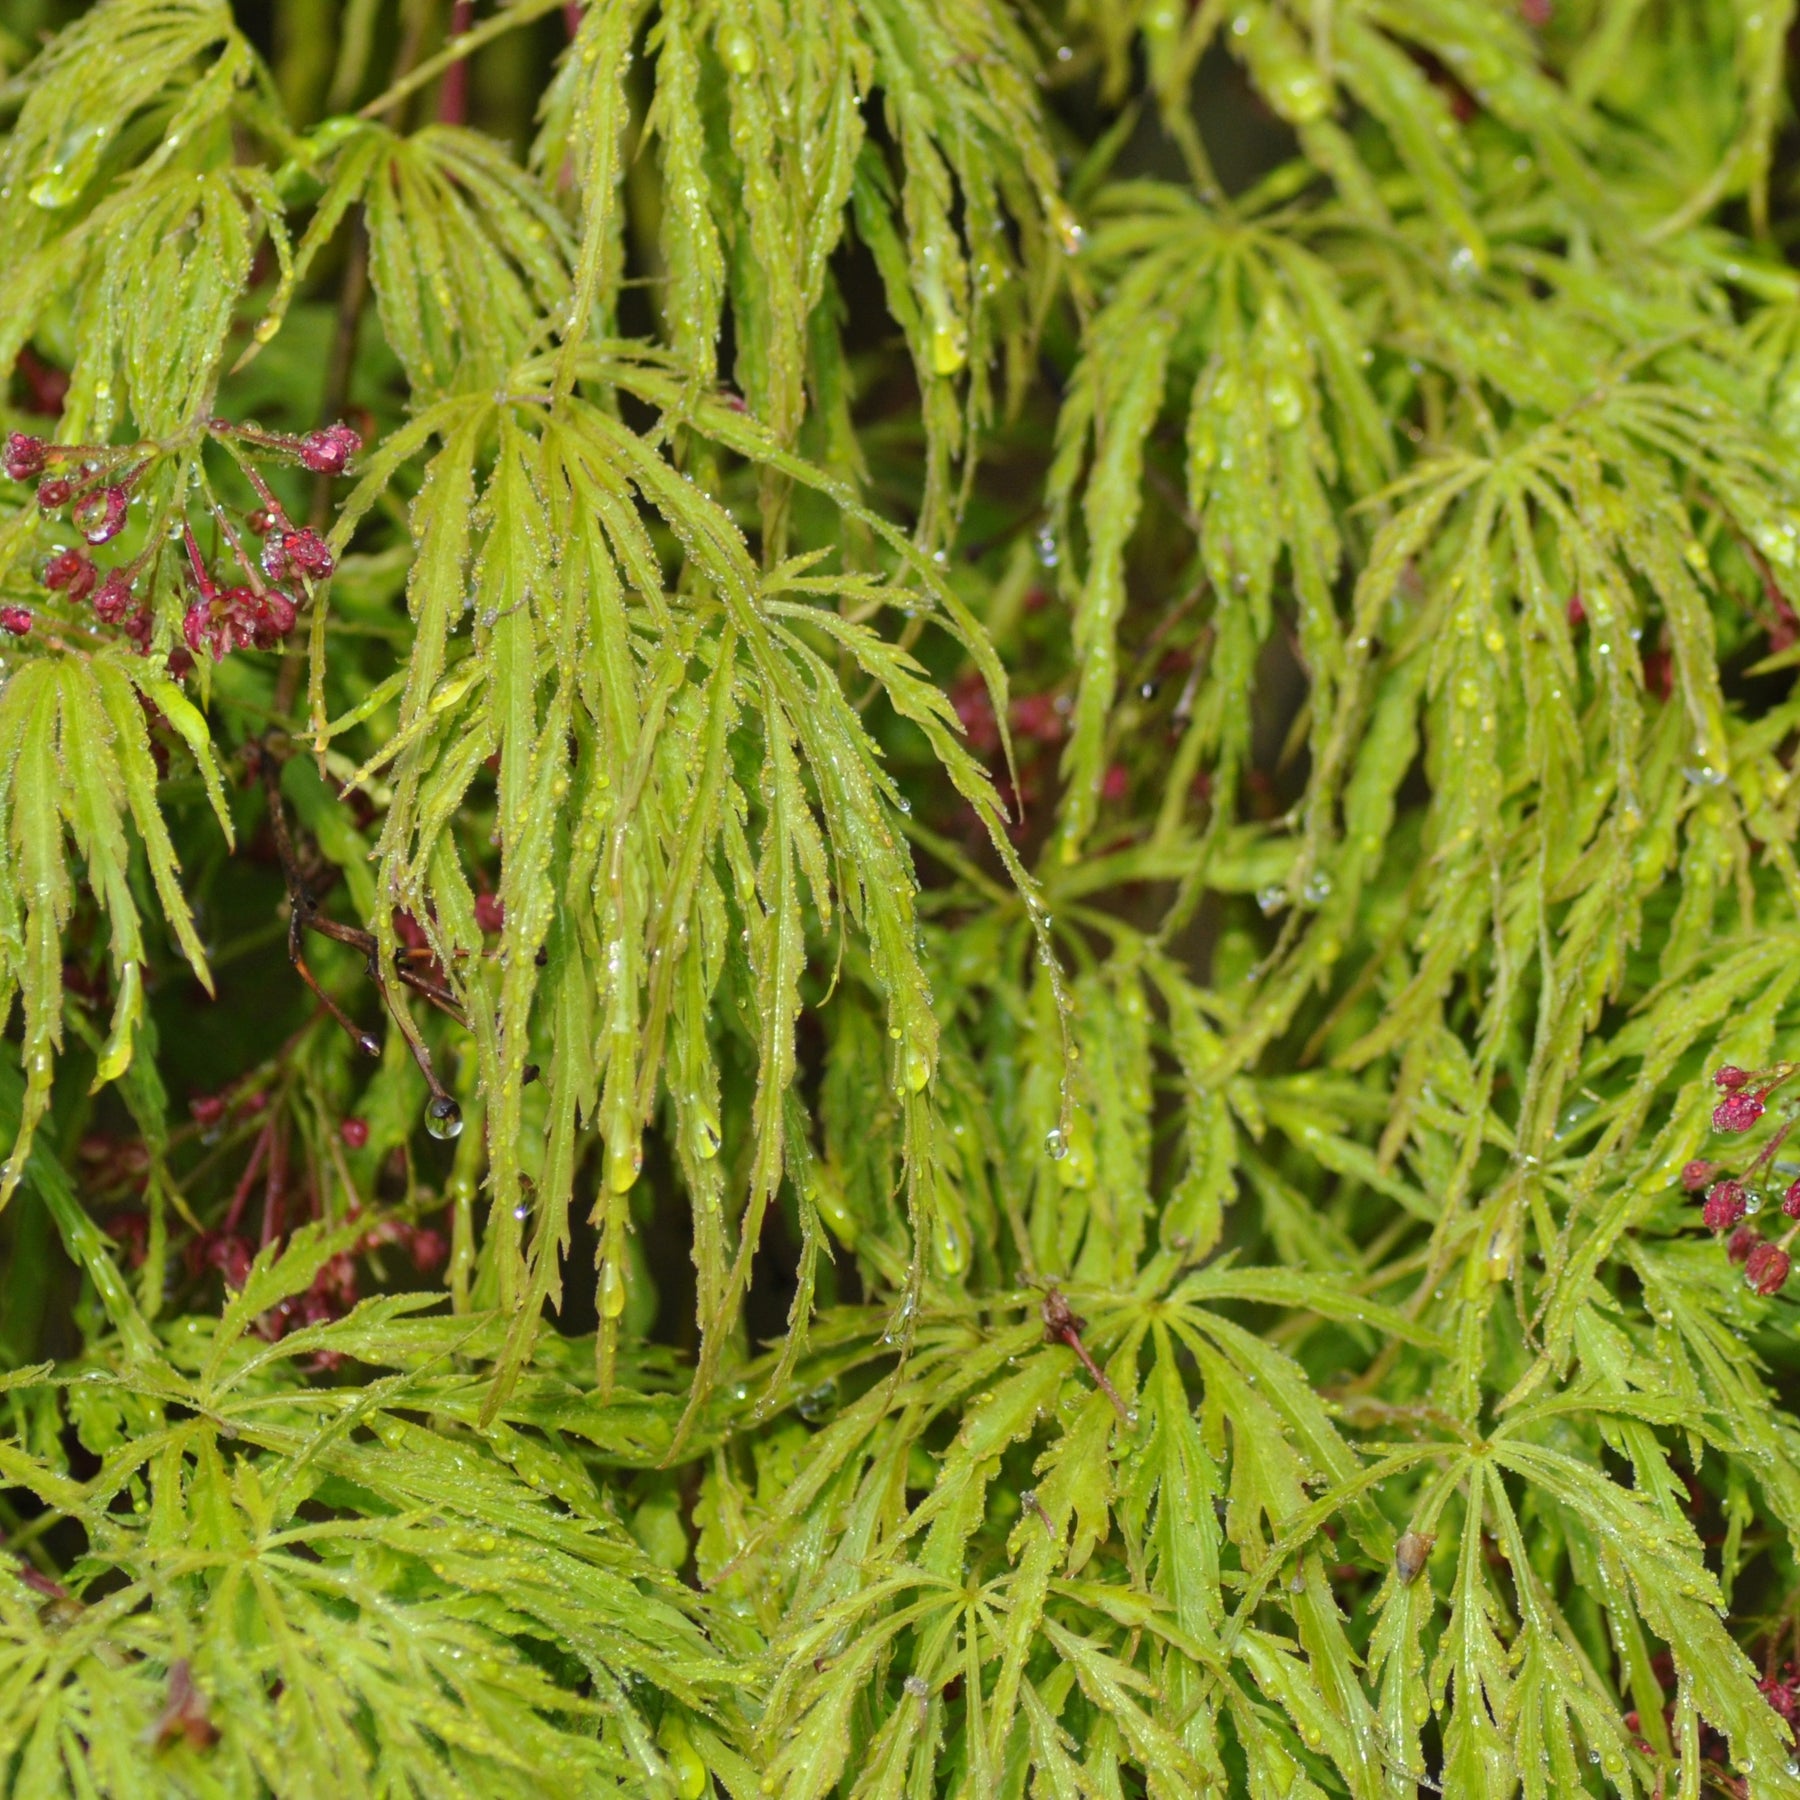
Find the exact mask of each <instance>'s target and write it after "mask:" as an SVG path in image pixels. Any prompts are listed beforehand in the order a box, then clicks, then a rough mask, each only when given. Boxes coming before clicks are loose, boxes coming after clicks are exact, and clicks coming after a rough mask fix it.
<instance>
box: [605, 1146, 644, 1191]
mask: <svg viewBox="0 0 1800 1800" xmlns="http://www.w3.org/2000/svg"><path fill="white" fill-rule="evenodd" d="M643 1166H644V1146H643V1142H642V1140H641V1139H640V1138H639V1137H638V1136H637V1135H636V1134H635V1133H633V1132H623V1131H621V1132H615V1133H614V1134H613V1135H612V1136H611V1137H609V1138H608V1139H607V1140H606V1185H607V1186H608V1187H609V1188H611V1189H612V1191H613V1192H614V1193H615V1194H624V1193H629V1192H630V1190H631V1184H632V1183H633V1182H634V1181H636V1180H637V1178H638V1170H639V1169H641V1168H642V1167H643Z"/></svg>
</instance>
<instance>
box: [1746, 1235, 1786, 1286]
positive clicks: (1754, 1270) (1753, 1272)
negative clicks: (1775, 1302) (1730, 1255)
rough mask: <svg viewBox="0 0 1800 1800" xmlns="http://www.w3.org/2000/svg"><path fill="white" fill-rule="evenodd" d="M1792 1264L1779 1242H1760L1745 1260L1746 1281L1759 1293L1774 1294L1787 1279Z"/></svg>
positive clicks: (1747, 1284)
mask: <svg viewBox="0 0 1800 1800" xmlns="http://www.w3.org/2000/svg"><path fill="white" fill-rule="evenodd" d="M1792 1266H1793V1263H1792V1259H1791V1258H1790V1257H1789V1256H1788V1253H1787V1252H1786V1251H1785V1250H1783V1249H1782V1247H1781V1246H1780V1245H1779V1244H1766V1243H1765V1244H1758V1245H1757V1246H1756V1248H1755V1249H1754V1250H1752V1251H1751V1252H1750V1255H1749V1257H1748V1258H1747V1259H1746V1260H1745V1263H1744V1282H1745V1284H1746V1286H1748V1287H1751V1288H1753V1289H1754V1290H1755V1291H1756V1292H1757V1293H1759V1294H1773V1293H1775V1292H1776V1291H1777V1290H1778V1289H1779V1288H1780V1287H1781V1286H1782V1285H1783V1284H1784V1283H1785V1282H1786V1281H1787V1278H1788V1270H1789V1269H1790V1268H1792Z"/></svg>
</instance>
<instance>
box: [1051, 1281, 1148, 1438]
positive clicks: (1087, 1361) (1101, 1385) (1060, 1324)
mask: <svg viewBox="0 0 1800 1800" xmlns="http://www.w3.org/2000/svg"><path fill="white" fill-rule="evenodd" d="M1042 1312H1043V1317H1044V1340H1045V1342H1046V1343H1051V1344H1067V1345H1068V1347H1069V1348H1070V1349H1071V1350H1073V1351H1074V1352H1075V1354H1076V1355H1077V1356H1079V1357H1080V1358H1081V1361H1082V1365H1083V1367H1085V1368H1086V1370H1087V1372H1088V1374H1089V1375H1091V1376H1092V1377H1093V1378H1094V1386H1095V1387H1097V1388H1098V1389H1099V1390H1100V1391H1101V1393H1103V1394H1104V1395H1105V1396H1106V1397H1107V1399H1109V1400H1110V1401H1111V1402H1112V1403H1113V1411H1114V1412H1116V1413H1117V1414H1118V1415H1119V1417H1120V1418H1121V1419H1123V1420H1124V1422H1125V1423H1126V1424H1127V1425H1135V1424H1136V1423H1137V1415H1136V1414H1135V1413H1134V1412H1133V1411H1132V1410H1131V1408H1130V1407H1129V1406H1127V1405H1126V1404H1125V1402H1124V1401H1123V1400H1121V1399H1120V1398H1119V1390H1118V1389H1117V1388H1115V1387H1114V1386H1113V1384H1112V1383H1111V1382H1110V1381H1108V1380H1107V1378H1106V1371H1105V1370H1104V1369H1102V1368H1101V1367H1100V1365H1099V1364H1098V1363H1097V1362H1095V1361H1094V1359H1093V1357H1092V1355H1090V1354H1089V1351H1088V1347H1087V1345H1086V1344H1084V1343H1083V1342H1082V1341H1081V1334H1082V1332H1083V1331H1084V1330H1086V1329H1087V1320H1086V1319H1084V1318H1081V1317H1080V1316H1079V1315H1078V1314H1077V1313H1076V1312H1075V1310H1074V1308H1073V1307H1071V1306H1070V1305H1069V1303H1068V1301H1067V1300H1065V1299H1064V1298H1063V1297H1062V1294H1061V1293H1060V1292H1059V1291H1058V1290H1057V1289H1055V1288H1049V1289H1046V1290H1045V1293H1044V1303H1043V1307H1042Z"/></svg>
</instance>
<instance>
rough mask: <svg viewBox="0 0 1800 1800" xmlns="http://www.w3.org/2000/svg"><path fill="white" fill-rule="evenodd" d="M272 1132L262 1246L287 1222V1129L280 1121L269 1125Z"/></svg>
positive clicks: (275, 1235)
mask: <svg viewBox="0 0 1800 1800" xmlns="http://www.w3.org/2000/svg"><path fill="white" fill-rule="evenodd" d="M269 1130H270V1132H271V1134H272V1136H271V1141H270V1148H269V1181H268V1185H267V1186H266V1187H265V1188H264V1189H263V1221H262V1247H263V1249H265V1250H266V1249H268V1247H269V1246H270V1245H271V1244H272V1243H274V1242H275V1240H276V1239H277V1238H278V1237H280V1236H281V1233H282V1230H283V1228H284V1227H285V1225H286V1223H287V1172H288V1141H287V1131H286V1129H285V1128H284V1127H283V1126H282V1125H281V1124H280V1123H279V1122H273V1123H271V1124H270V1126H269Z"/></svg>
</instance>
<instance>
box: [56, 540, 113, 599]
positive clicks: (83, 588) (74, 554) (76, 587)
mask: <svg viewBox="0 0 1800 1800" xmlns="http://www.w3.org/2000/svg"><path fill="white" fill-rule="evenodd" d="M97 580H99V571H98V570H96V569H95V567H94V565H93V564H92V563H91V562H89V561H88V559H87V556H86V554H85V553H84V552H83V551H80V550H59V551H57V553H56V554H55V555H54V556H53V557H51V558H50V560H49V561H48V562H47V563H45V564H44V586H45V587H47V588H49V589H50V590H51V591H52V592H53V593H64V594H67V595H68V596H69V598H70V599H71V600H85V599H86V598H87V597H88V595H89V594H90V593H92V592H93V589H94V583H95V582H96V581H97Z"/></svg>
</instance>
